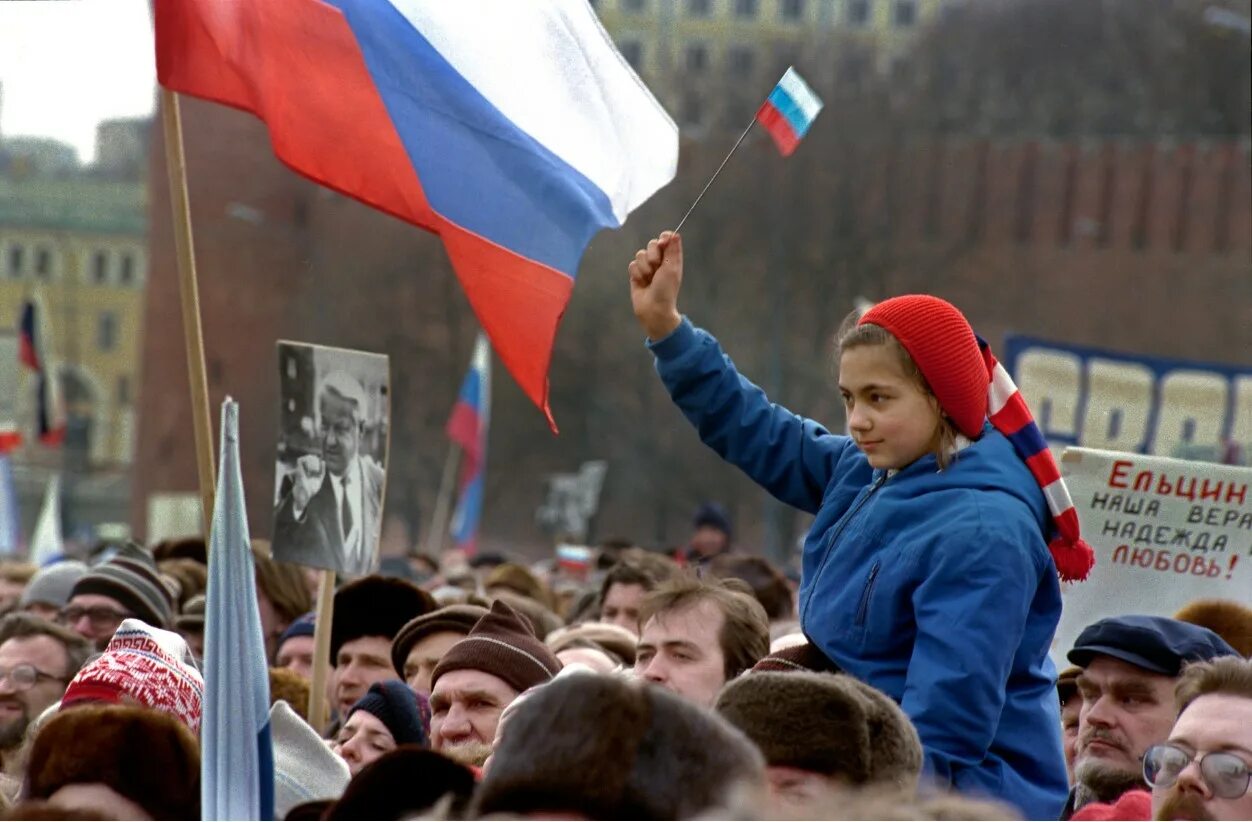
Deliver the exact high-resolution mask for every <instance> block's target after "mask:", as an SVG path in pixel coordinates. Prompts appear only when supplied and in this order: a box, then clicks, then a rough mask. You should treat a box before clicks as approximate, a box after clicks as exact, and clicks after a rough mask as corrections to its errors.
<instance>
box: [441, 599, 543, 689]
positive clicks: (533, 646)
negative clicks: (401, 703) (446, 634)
mask: <svg viewBox="0 0 1252 822" xmlns="http://www.w3.org/2000/svg"><path fill="white" fill-rule="evenodd" d="M467 668H468V669H472V670H475V671H483V672H485V673H489V674H492V675H494V676H497V677H499V678H500V679H502V680H504V681H505V682H506V683H508V685H509V686H510V687H511V688H513V689H514V690H516V691H517V692H518V693H521V692H522V691H524V690H526V689H527V688H531V687H534V686H535V685H539V684H541V683H544V682H547V681H548V680H550V679H552V677H554V676H556V674H557V672H558V671H560V670H561V661H560V660H559V659H557V658H556V655H555V654H553V653H552V652H551V651H549V650H548V648H547V646H545V645H544V644H543V643H542V642H540V641H539V639H538V638H537V637H536V636H535V634H534V631H532V630H531V627H530V623H529V622H527V621H526V619H525V618H524V617H523V616H522V615H521V614H519V613H518V612H517V611H514V610H513V609H512V608H510V607H509V606H508V605H506V604H505V603H504V602H502V601H500V600H496V601H495V602H493V603H492V604H491V612H490V613H488V614H487V615H486V616H485V617H483V618H482V619H480V620H479V621H478V624H477V625H475V626H474V628H473V630H471V631H470V632H469V633H468V634H467V635H466V637H465V639H462V640H461V641H460V642H458V643H456V644H455V645H453V646H452V647H451V648H449V649H448V652H447V653H446V654H444V655H443V659H441V660H439V664H438V665H437V666H435V671H434V673H433V674H431V677H430V687H431V688H432V689H434V687H435V683H436V682H438V681H439V677H441V676H443V675H444V674H446V673H448V672H449V671H459V670H464V669H467Z"/></svg>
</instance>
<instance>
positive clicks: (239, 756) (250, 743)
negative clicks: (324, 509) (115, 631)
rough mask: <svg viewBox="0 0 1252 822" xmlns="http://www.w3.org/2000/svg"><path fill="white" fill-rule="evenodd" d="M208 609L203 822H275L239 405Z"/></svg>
mask: <svg viewBox="0 0 1252 822" xmlns="http://www.w3.org/2000/svg"><path fill="white" fill-rule="evenodd" d="M221 443H222V445H221V461H220V462H219V463H218V466H219V468H218V480H217V497H216V501H215V502H214V504H213V528H212V532H211V533H210V535H209V587H208V590H207V591H206V592H205V604H204V670H205V689H204V718H203V721H202V722H201V724H200V751H201V753H200V782H201V786H200V810H201V814H202V815H201V818H202V819H206V820H217V819H273V818H274V748H273V743H272V742H271V739H270V726H269V712H270V684H269V668H268V667H267V664H266V657H265V640H264V637H263V635H262V633H261V616H260V611H259V609H258V606H257V597H256V571H255V569H254V568H253V565H252V547H251V543H250V542H249V539H248V519H247V511H246V509H245V508H244V500H243V478H242V477H241V475H240V473H239V404H238V403H236V402H234V401H233V400H231V399H230V398H227V399H226V401H225V402H224V403H222V435H221Z"/></svg>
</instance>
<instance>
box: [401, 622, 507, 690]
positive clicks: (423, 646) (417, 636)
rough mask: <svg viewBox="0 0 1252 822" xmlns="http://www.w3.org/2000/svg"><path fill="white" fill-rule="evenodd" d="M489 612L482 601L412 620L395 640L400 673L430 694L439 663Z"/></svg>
mask: <svg viewBox="0 0 1252 822" xmlns="http://www.w3.org/2000/svg"><path fill="white" fill-rule="evenodd" d="M486 615H487V609H486V608H484V607H482V606H481V605H447V606H445V607H443V608H439V609H437V610H434V611H431V612H430V613H429V614H423V615H422V616H419V617H418V618H417V619H413V620H410V621H409V622H408V623H407V624H406V625H405V626H404V627H403V628H401V629H400V632H399V633H397V634H396V638H395V639H394V640H392V642H391V664H392V666H393V667H395V669H396V673H397V674H399V675H400V678H401V679H403V680H404V681H405V682H407V683H408V685H409V687H410V688H412V689H413V690H414V691H415V692H416V693H419V694H421V695H423V696H425V697H429V696H430V677H431V675H432V674H433V673H434V672H435V666H437V665H438V664H439V661H440V660H442V659H443V655H444V654H446V653H447V652H448V651H449V650H451V649H452V646H453V645H455V644H456V643H458V642H460V641H461V640H462V639H464V638H465V635H466V634H468V633H469V632H470V630H471V629H472V628H473V627H474V626H475V625H476V624H477V623H478V620H480V619H482V618H483V617H485V616H486Z"/></svg>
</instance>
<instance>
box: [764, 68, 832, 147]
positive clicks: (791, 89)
mask: <svg viewBox="0 0 1252 822" xmlns="http://www.w3.org/2000/svg"><path fill="white" fill-rule="evenodd" d="M821 110H822V101H821V100H819V99H818V97H817V95H816V94H814V93H813V89H811V88H809V85H808V83H806V82H804V80H803V79H802V78H801V77H800V75H799V74H797V73H796V70H795V69H794V68H788V69H787V71H786V73H785V74H783V76H782V79H781V80H779V81H778V85H776V86H774V90H773V91H771V92H770V93H769V97H767V98H765V102H764V103H762V104H761V107H760V108H759V109H758V110H757V112H756V121H757V122H758V123H760V124H761V125H763V126H765V130H766V131H768V132H769V134H770V136H771V137H773V138H774V142H775V143H776V144H777V145H778V150H779V151H781V152H782V154H783V156H784V157H788V156H790V155H791V152H793V151H795V150H796V146H798V145H799V144H800V140H801V138H803V137H804V135H805V134H807V133H808V131H809V126H811V125H813V121H814V120H815V119H817V113H818V112H819V111H821Z"/></svg>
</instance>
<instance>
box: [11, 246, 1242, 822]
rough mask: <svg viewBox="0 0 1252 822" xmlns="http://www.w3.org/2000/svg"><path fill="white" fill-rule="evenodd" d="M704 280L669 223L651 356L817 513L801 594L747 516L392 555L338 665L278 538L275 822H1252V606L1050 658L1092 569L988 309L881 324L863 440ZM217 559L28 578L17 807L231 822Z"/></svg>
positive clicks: (174, 548) (134, 552)
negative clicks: (683, 534)
mask: <svg viewBox="0 0 1252 822" xmlns="http://www.w3.org/2000/svg"><path fill="white" fill-rule="evenodd" d="M682 269H683V259H682V244H681V238H680V237H678V236H677V235H674V234H669V233H666V234H663V235H662V236H660V237H658V238H657V239H656V240H653V241H652V242H650V243H649V244H648V246H647V247H646V248H645V249H641V250H640V251H639V252H638V254H637V255H636V257H635V259H634V261H633V262H632V263H631V264H630V267H629V270H630V279H631V295H632V303H633V306H634V310H635V313H636V316H637V317H638V319H639V321H640V324H641V327H642V328H643V330H644V332H645V333H646V334H647V337H648V342H647V345H648V347H649V348H650V349H651V351H652V353H653V355H654V356H655V358H656V365H657V370H658V373H659V375H660V377H661V379H662V381H663V382H664V384H665V387H666V389H667V390H668V391H669V392H670V394H671V396H672V398H673V400H674V402H675V403H676V404H677V405H678V407H679V408H680V409H681V410H682V411H683V413H684V415H685V416H686V417H687V418H688V419H689V420H690V421H691V422H692V424H693V425H694V426H695V428H696V430H697V432H698V434H699V436H700V437H701V439H702V440H703V441H704V442H705V443H706V444H707V445H708V446H709V447H710V448H712V449H714V450H715V451H716V452H717V453H719V454H720V455H721V456H723V457H724V458H725V459H726V460H727V462H729V463H731V464H733V465H735V466H737V467H738V468H739V469H741V470H742V471H744V472H745V473H746V474H747V475H748V476H750V477H751V478H752V479H754V480H755V481H756V482H757V483H758V484H760V485H761V486H762V487H763V488H764V489H766V490H767V491H768V492H770V493H771V494H773V495H774V496H775V497H777V498H778V499H780V500H782V501H784V502H786V503H788V504H790V505H792V506H794V507H796V508H798V509H800V510H802V511H806V512H808V513H810V514H812V515H813V517H814V519H813V525H812V528H811V529H810V531H809V533H808V535H807V537H806V539H805V542H804V545H803V550H802V557H801V567H800V571H799V573H798V574H794V575H789V574H787V573H784V572H783V571H782V570H780V569H779V568H776V567H775V566H774V565H772V564H771V563H770V562H768V561H766V560H764V559H762V558H761V557H759V556H755V555H754V554H753V553H752V552H751V551H741V550H738V549H737V547H736V542H735V539H734V530H733V528H732V526H731V522H730V518H729V516H728V515H727V513H726V511H725V510H724V509H722V508H721V507H720V506H717V505H715V504H707V505H705V506H702V507H701V508H700V510H699V511H698V512H697V513H696V516H695V517H694V520H693V522H692V532H691V535H690V538H689V539H688V540H687V541H686V543H685V544H684V545H682V546H681V547H679V548H677V549H674V550H663V551H658V550H649V549H647V548H644V547H640V546H638V545H636V544H634V543H633V542H631V541H630V540H610V541H607V542H605V543H603V544H601V545H600V546H598V547H597V548H596V549H595V550H594V551H593V552H591V555H592V556H593V561H591V562H590V564H588V565H580V566H578V567H577V568H570V567H566V566H564V565H562V564H561V563H560V562H557V561H556V560H555V558H547V559H542V560H539V561H536V562H525V561H521V560H519V558H517V557H512V558H510V557H505V556H498V555H491V554H487V553H483V554H479V555H475V556H472V557H470V556H465V555H463V554H462V553H460V552H457V551H450V552H448V553H447V554H446V555H445V556H441V557H428V556H414V557H409V558H400V557H388V558H386V560H385V561H384V562H382V563H381V564H380V569H379V570H380V572H379V573H373V574H369V575H365V576H356V577H355V578H345V579H341V580H339V585H338V587H337V588H336V590H335V592H334V597H333V608H332V609H331V611H330V614H331V616H330V617H329V622H330V625H329V626H326V625H322V626H320V628H321V631H320V634H321V635H322V636H325V635H327V634H328V635H329V659H328V660H319V659H317V651H316V647H317V641H318V640H317V637H318V636H319V630H318V628H319V626H318V624H317V622H318V619H319V617H318V615H317V613H315V612H314V611H313V608H312V605H313V600H314V588H315V585H316V582H317V579H318V574H317V572H312V571H310V570H309V569H304V568H302V567H299V566H294V565H284V564H282V563H279V562H276V561H274V560H273V558H272V557H271V556H270V551H269V546H268V545H267V544H265V543H257V544H255V545H254V546H253V555H254V561H255V568H256V575H255V578H256V588H257V590H256V599H257V603H258V608H259V622H260V625H261V632H262V634H263V638H264V642H265V646H266V653H267V654H268V657H269V662H270V664H271V666H272V668H271V670H270V694H271V700H272V703H273V704H272V707H271V712H270V734H271V738H272V746H273V766H274V785H273V795H274V798H275V803H274V804H275V818H277V819H364V818H368V819H400V818H414V817H416V818H435V819H463V818H488V817H499V818H561V819H575V818H589V819H616V818H632V819H693V818H734V819H773V818H786V819H810V818H811V819H818V818H820V819H859V818H876V819H954V818H956V819H1008V818H1023V819H1045V820H1056V819H1076V820H1081V819H1149V818H1157V819H1249V818H1252V793H1249V781H1250V780H1249V769H1250V768H1252V662H1250V661H1249V659H1248V656H1249V654H1252V609H1250V608H1248V607H1247V606H1246V605H1243V604H1241V603H1239V602H1235V601H1224V600H1201V601H1196V602H1194V603H1192V604H1191V605H1190V606H1188V608H1186V609H1184V611H1183V612H1180V613H1178V614H1175V615H1173V616H1163V615H1149V614H1110V615H1108V616H1107V617H1105V618H1103V619H1100V620H1098V621H1096V622H1095V623H1093V624H1091V625H1089V626H1087V627H1086V629H1085V630H1083V631H1082V632H1081V634H1080V635H1079V636H1078V638H1077V641H1076V642H1075V643H1074V645H1073V647H1072V648H1067V649H1055V648H1053V647H1052V643H1053V638H1054V634H1055V631H1056V628H1057V624H1058V620H1059V617H1060V613H1061V608H1062V596H1061V591H1062V588H1061V585H1062V583H1063V582H1073V583H1075V584H1083V582H1082V581H1083V580H1084V579H1085V578H1086V576H1087V574H1088V572H1089V571H1090V569H1091V567H1092V563H1093V561H1094V553H1093V551H1092V549H1091V547H1090V546H1089V545H1087V543H1085V542H1084V541H1083V539H1082V536H1081V534H1080V533H1079V530H1080V528H1079V526H1080V523H1079V521H1078V517H1077V514H1076V511H1075V509H1074V506H1073V504H1072V502H1071V500H1070V498H1069V494H1068V491H1067V490H1066V488H1065V483H1064V480H1063V479H1062V478H1061V475H1060V473H1059V472H1058V470H1057V466H1056V464H1055V462H1054V460H1053V457H1052V455H1051V452H1050V451H1049V449H1048V448H1047V445H1046V443H1045V442H1044V441H1043V438H1042V436H1041V434H1040V433H1039V430H1038V428H1037V426H1036V425H1035V424H1034V421H1033V418H1032V416H1031V413H1030V409H1029V408H1028V407H1027V406H1026V404H1025V401H1024V400H1023V399H1022V398H1021V396H1020V393H1019V392H1017V390H1016V388H1015V387H1014V386H1013V384H1012V380H1011V379H1010V378H1009V376H1008V374H1007V373H1006V372H1005V371H1004V369H1003V368H1001V367H999V365H998V363H997V362H996V360H995V357H994V356H993V355H992V353H991V351H990V349H989V348H988V347H987V345H986V344H985V343H984V342H982V341H981V340H979V339H978V338H977V337H976V335H975V334H974V332H973V329H972V328H971V327H970V325H969V323H968V322H967V321H966V319H965V317H964V316H963V315H962V314H961V313H960V311H959V310H957V309H956V307H955V306H952V305H951V304H949V303H947V302H945V301H943V300H940V299H937V298H935V297H929V296H924V295H912V296H905V297H898V298H892V299H889V300H886V301H884V302H882V303H879V304H877V305H875V306H874V307H872V308H870V309H869V310H868V311H865V312H863V313H861V312H857V313H854V314H853V315H851V316H849V317H848V319H847V321H846V322H845V323H844V325H843V327H842V328H841V329H840V332H839V335H838V338H837V340H836V342H837V349H836V350H837V353H838V358H839V391H840V393H841V395H842V397H843V399H844V403H845V407H846V410H847V425H848V433H847V434H836V433H832V432H830V431H827V430H826V429H825V428H823V427H822V426H821V425H820V424H818V423H816V422H814V421H812V420H808V419H805V418H803V417H801V416H798V415H796V414H792V413H791V412H789V411H787V410H785V409H782V408H780V407H778V406H777V405H775V404H773V403H771V402H770V401H769V400H768V398H766V397H765V395H764V393H763V392H762V391H761V390H760V389H759V388H757V387H756V386H754V385H753V384H752V383H750V382H749V381H748V380H747V379H746V378H745V377H743V376H742V375H740V374H739V372H738V371H737V370H736V369H735V366H734V364H733V363H732V362H731V360H730V359H729V358H728V357H727V356H726V355H725V354H724V353H723V352H722V350H721V348H720V346H719V345H718V343H717V341H716V340H715V339H714V338H713V337H712V336H711V335H710V334H708V333H707V332H706V331H703V330H701V329H698V328H696V327H695V326H694V325H693V324H692V323H691V322H690V320H689V319H687V318H686V317H684V316H683V315H682V314H680V313H679V311H678V307H677V299H678V293H679V290H680V287H681V282H682V276H683V270H682ZM334 525H335V527H336V528H339V529H341V531H342V532H343V533H348V531H349V530H351V529H350V526H348V525H346V523H344V522H343V521H341V520H335V522H334ZM206 565H207V557H206V551H205V544H204V542H203V541H202V540H183V541H178V542H167V543H161V544H158V545H155V546H152V547H151V549H145V548H143V547H141V546H139V545H137V544H133V543H128V544H125V545H114V546H107V547H105V548H104V549H103V550H100V551H97V552H95V553H93V555H92V556H89V557H84V558H82V561H79V560H65V561H61V562H57V563H55V564H51V565H48V566H46V567H43V568H39V569H34V568H29V567H26V568H23V567H21V566H17V565H9V566H6V567H0V582H2V583H3V584H2V585H0V595H2V596H3V600H2V601H0V609H4V610H7V611H8V612H9V613H8V614H7V615H6V616H4V617H3V618H0V758H2V759H3V771H4V777H3V781H0V797H3V799H4V801H5V802H6V803H7V804H8V806H9V807H8V808H7V810H5V811H4V815H5V816H6V817H7V818H11V819H36V818H40V819H42V818H81V819H99V818H117V819H130V818H153V819H192V818H198V814H199V812H200V795H199V792H200V774H201V769H200V763H199V757H200V749H199V746H198V742H197V740H198V732H199V729H200V724H201V716H202V712H203V700H204V682H205V679H204V671H202V665H203V662H202V659H201V658H202V657H203V655H204V638H205V620H206V614H205V610H206V609H205V597H204V591H205V587H206V582H205V581H206V577H207V572H206ZM1145 610H1151V609H1150V606H1148V605H1145ZM323 619H326V617H323ZM215 636H216V634H215ZM215 649H216V646H215ZM1058 652H1061V653H1058ZM213 653H214V654H215V656H214V658H221V657H220V656H218V655H216V654H217V653H218V652H217V651H216V650H213ZM1061 657H1063V658H1064V659H1065V660H1067V662H1068V663H1069V664H1070V665H1071V667H1069V668H1067V669H1066V670H1063V671H1060V672H1059V673H1058V671H1057V668H1056V665H1055V664H1054V659H1057V658H1061ZM323 666H325V667H323ZM323 670H327V671H328V676H327V677H326V685H325V692H324V693H321V692H320V687H319V686H315V685H314V684H313V682H314V681H318V682H320V681H321V679H322V677H321V676H319V673H320V672H321V671H323ZM315 687H319V693H317V694H313V693H312V689H313V688H315ZM322 705H324V706H325V708H324V709H320V710H319V706H322Z"/></svg>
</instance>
